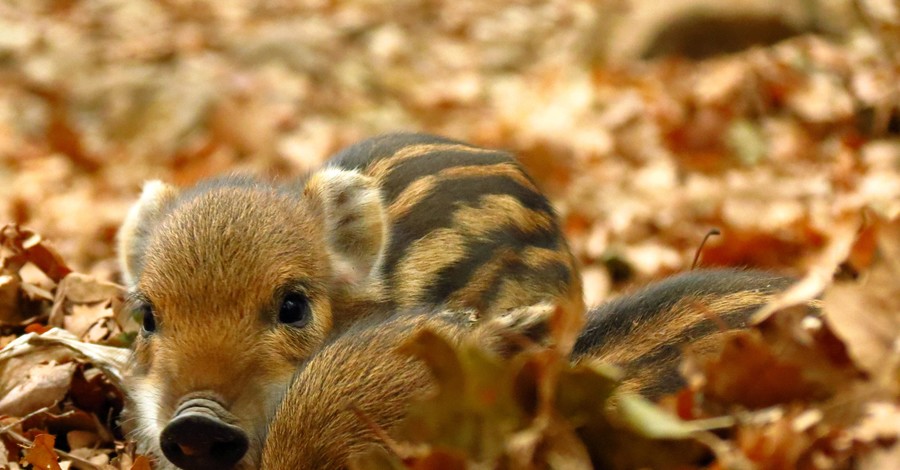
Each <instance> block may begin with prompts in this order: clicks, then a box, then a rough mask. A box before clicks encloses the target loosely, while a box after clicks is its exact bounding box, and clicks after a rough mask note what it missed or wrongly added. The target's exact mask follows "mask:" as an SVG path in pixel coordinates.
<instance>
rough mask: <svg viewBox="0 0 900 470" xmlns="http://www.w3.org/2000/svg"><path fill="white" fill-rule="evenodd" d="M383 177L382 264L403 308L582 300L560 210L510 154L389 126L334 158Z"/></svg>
mask: <svg viewBox="0 0 900 470" xmlns="http://www.w3.org/2000/svg"><path fill="white" fill-rule="evenodd" d="M329 165H330V166H335V167H338V168H341V169H345V170H357V171H359V172H361V173H362V174H364V175H367V176H369V177H372V178H374V179H375V180H376V181H377V182H378V184H379V187H380V190H381V192H382V196H383V198H384V203H385V205H386V208H387V218H388V221H389V226H390V227H389V241H388V249H387V250H386V256H385V257H384V259H383V262H382V265H381V275H382V276H383V280H384V281H383V282H384V283H385V288H386V291H387V292H389V293H390V295H391V296H392V297H393V298H392V299H391V300H392V301H393V303H394V305H395V306H396V307H399V308H409V307H415V306H422V305H436V306H442V307H449V308H462V309H474V310H476V311H477V312H484V313H487V314H491V313H498V312H502V311H505V310H508V309H510V308H515V307H521V306H524V305H529V304H532V303H537V302H541V301H546V300H559V299H562V300H564V301H565V302H570V303H571V302H572V299H575V300H574V302H575V303H576V304H578V305H581V304H580V302H581V300H580V299H581V284H580V277H579V275H578V272H577V270H576V268H575V264H574V259H573V257H572V255H571V253H570V251H569V248H568V246H567V244H566V242H565V239H564V238H563V236H562V234H561V231H560V226H559V222H558V219H557V216H556V213H555V211H554V210H553V208H552V206H551V205H550V203H549V201H548V200H547V198H546V197H545V196H544V195H543V194H542V193H541V191H540V190H539V189H538V187H537V186H536V185H535V183H534V181H533V180H532V179H531V178H530V177H529V176H528V175H527V174H526V173H525V171H524V170H523V168H522V167H521V165H520V164H519V163H518V162H517V161H516V159H515V158H514V157H512V156H511V155H510V154H508V153H505V152H502V151H497V150H489V149H483V148H479V147H474V146H471V145H467V144H464V143H461V142H456V141H453V140H449V139H445V138H441V137H434V136H428V135H423V134H389V135H384V136H380V137H375V138H373V139H369V140H366V141H363V142H360V143H358V144H356V145H353V146H351V147H349V148H347V149H345V150H344V151H342V152H341V153H339V154H337V155H336V156H335V157H334V158H332V159H331V160H330V162H329Z"/></svg>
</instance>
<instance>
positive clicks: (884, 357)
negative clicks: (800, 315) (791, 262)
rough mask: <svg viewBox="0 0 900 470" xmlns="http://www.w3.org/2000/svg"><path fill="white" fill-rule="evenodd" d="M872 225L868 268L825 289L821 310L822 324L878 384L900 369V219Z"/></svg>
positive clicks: (894, 377) (890, 378) (890, 377)
mask: <svg viewBox="0 0 900 470" xmlns="http://www.w3.org/2000/svg"><path fill="white" fill-rule="evenodd" d="M875 226H876V227H877V230H876V237H877V251H876V254H875V260H874V262H873V264H872V266H871V267H870V269H868V270H867V271H866V272H865V273H864V274H863V275H862V277H861V279H860V280H859V281H857V282H842V283H838V284H836V285H834V286H832V287H831V288H829V289H828V290H827V291H826V293H825V298H824V302H823V310H824V312H825V321H826V322H827V323H828V325H829V326H831V328H832V329H833V330H834V332H835V334H836V335H837V336H838V337H839V338H841V340H842V341H843V342H844V344H846V345H847V348H848V350H849V353H850V355H851V356H852V357H853V359H854V360H855V361H856V363H857V364H859V366H860V367H862V368H863V369H864V370H866V371H867V372H869V373H871V374H873V375H874V376H875V377H878V378H879V379H880V380H895V381H896V380H898V379H897V376H896V372H897V371H898V370H900V351H898V349H897V345H898V344H900V283H898V282H897V280H898V279H900V258H898V257H900V219H898V220H895V221H894V222H892V223H886V222H876V223H875ZM892 373H893V378H892ZM898 385H900V384H898Z"/></svg>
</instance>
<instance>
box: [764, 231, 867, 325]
mask: <svg viewBox="0 0 900 470" xmlns="http://www.w3.org/2000/svg"><path fill="white" fill-rule="evenodd" d="M859 227H860V218H859V216H858V214H856V213H850V214H845V215H844V216H843V217H841V218H839V219H838V220H836V221H835V222H834V224H833V226H832V227H831V231H830V233H829V236H830V238H829V240H828V244H827V245H826V246H825V248H824V249H823V250H822V251H821V252H820V253H819V255H818V256H817V259H816V261H815V262H814V263H813V265H812V267H811V268H810V269H809V271H807V273H806V275H805V276H804V277H803V279H801V280H800V281H799V282H797V283H796V284H794V285H793V286H791V288H790V289H788V290H786V291H784V292H782V293H781V294H779V295H777V296H776V297H775V298H774V299H773V300H772V301H771V302H769V304H768V305H766V306H765V307H764V308H762V309H760V311H759V312H757V313H756V314H754V315H753V318H752V319H751V320H750V323H751V324H759V323H761V322H762V321H764V320H765V319H766V318H768V317H769V315H772V314H773V313H774V312H776V311H778V310H783V309H785V308H788V307H793V306H795V305H801V304H804V303H807V302H809V301H810V300H812V299H814V298H816V296H818V295H820V294H821V293H822V291H823V290H825V287H826V286H828V285H829V284H831V280H832V277H833V276H834V273H835V272H837V270H838V267H839V266H840V265H841V263H843V262H844V260H846V259H847V257H848V256H849V254H850V251H851V249H852V248H853V244H854V241H855V240H856V234H857V233H858V232H859Z"/></svg>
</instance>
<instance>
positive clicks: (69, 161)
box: [0, 0, 900, 470]
mask: <svg viewBox="0 0 900 470" xmlns="http://www.w3.org/2000/svg"><path fill="white" fill-rule="evenodd" d="M88 3H89V2H35V3H33V4H32V3H31V2H25V3H21V2H20V4H16V5H7V6H4V7H2V8H0V21H2V27H0V31H3V33H2V35H0V50H2V53H3V55H4V57H5V62H4V65H3V70H2V79H3V81H4V82H5V83H6V84H8V87H6V88H5V90H4V92H3V94H2V95H0V201H2V204H0V217H2V221H3V223H6V222H7V221H9V222H11V223H10V224H8V225H4V226H3V228H2V230H0V329H2V332H0V333H2V335H0V346H2V348H3V349H2V351H0V430H2V432H0V440H2V442H3V444H4V446H3V447H2V448H0V467H4V468H6V467H9V468H21V467H22V466H27V465H31V466H34V467H36V468H99V469H110V468H115V469H126V468H135V469H142V470H143V469H148V468H151V462H150V461H149V460H148V459H147V458H145V457H143V456H136V455H135V454H134V450H133V446H131V444H130V443H128V442H127V441H126V440H125V439H124V436H123V435H122V433H121V428H120V424H119V423H118V421H117V420H118V413H119V412H120V411H121V407H122V393H123V390H122V385H121V384H122V372H123V369H124V367H125V364H126V362H127V357H128V352H127V349H126V347H127V346H128V345H129V344H130V341H131V339H132V338H133V335H134V334H135V333H136V331H137V329H138V325H137V323H136V322H135V320H134V319H133V318H132V316H131V314H130V312H128V311H127V310H126V309H124V308H123V304H122V298H121V296H122V288H121V286H119V285H118V284H117V280H118V277H117V276H118V274H119V273H118V268H117V266H116V262H115V259H114V253H113V246H114V243H113V242H114V237H115V231H116V228H117V227H118V225H119V223H120V222H121V219H122V218H123V217H124V215H125V212H126V211H127V208H128V205H129V204H130V203H131V202H132V201H133V200H134V198H135V197H136V191H137V188H138V187H139V185H140V182H141V181H142V180H144V179H149V178H164V179H168V180H170V181H173V182H176V183H178V184H190V183H193V182H195V181H197V180H198V179H201V178H204V177H207V176H210V175H213V174H216V173H219V172H223V171H230V170H235V169H237V170H250V171H257V172H263V173H270V174H273V173H276V172H277V173H279V174H283V175H297V174H302V173H303V172H305V171H307V170H308V169H310V168H312V167H314V166H316V165H318V164H319V163H320V162H321V161H322V160H323V159H324V158H325V157H326V156H327V155H328V154H330V153H333V152H334V151H335V150H337V149H338V148H340V147H342V146H344V145H347V144H349V143H351V142H353V141H355V140H358V139H360V138H363V137H366V136H368V135H372V134H375V133H379V132H384V131H389V130H395V129H397V128H407V129H420V130H426V131H429V132H434V133H439V134H444V135H448V136H451V137H455V138H459V139H463V140H468V141H472V142H475V143H478V144H481V145H486V146H491V147H499V148H508V149H511V150H514V151H515V152H516V153H517V155H519V156H520V157H521V159H522V161H523V162H524V163H525V164H526V166H528V167H529V169H530V170H531V172H532V173H533V174H534V175H535V178H536V180H537V181H538V183H539V184H540V185H541V186H542V187H543V188H545V189H546V191H547V192H548V193H549V194H550V196H551V198H552V199H553V202H554V205H555V206H556V207H557V208H558V210H559V213H560V216H561V217H562V219H563V223H564V227H565V229H566V234H567V237H568V238H569V240H570V244H571V246H572V249H573V251H574V253H575V255H576V257H577V258H578V259H579V261H580V262H581V264H582V265H583V267H584V273H585V281H586V283H585V285H586V290H587V292H586V295H587V297H588V298H589V299H590V300H591V303H599V302H602V301H604V300H606V299H608V298H609V297H611V296H613V295H616V294H618V293H620V292H623V291H626V290H627V289H629V288H630V287H631V286H633V285H636V284H641V283H644V282H647V281H650V280H652V279H656V278H659V277H662V276H665V275H668V274H671V273H673V272H676V271H682V270H685V269H688V268H689V267H690V265H691V261H692V260H693V258H694V255H695V252H696V251H697V246H698V244H699V241H700V240H701V239H702V238H703V236H704V234H706V233H707V232H708V231H709V230H710V229H712V228H717V229H719V230H720V231H721V233H722V235H721V236H718V237H714V238H712V239H711V240H710V242H709V243H708V244H707V245H706V246H705V247H704V248H703V250H702V252H701V253H700V265H701V266H720V265H731V266H733V265H739V266H753V267H759V268H769V269H775V270H780V271H783V272H788V273H792V274H794V275H796V276H798V277H799V278H800V279H801V282H800V283H799V284H798V285H797V286H796V287H795V288H794V289H791V290H790V291H788V292H786V293H785V294H784V295H782V296H780V297H779V298H778V299H777V300H776V301H774V302H773V303H772V304H770V305H769V306H768V307H767V308H765V309H763V310H762V311H761V312H759V313H758V315H757V320H758V321H757V324H756V325H754V326H753V327H752V328H750V329H748V330H747V331H742V332H738V333H736V334H733V335H723V337H722V339H721V342H722V344H721V345H720V348H719V349H718V353H716V354H714V355H712V356H708V355H703V356H701V355H694V354H693V353H692V351H690V350H689V349H688V350H686V351H685V358H684V361H683V364H682V369H683V373H684V375H685V377H686V378H687V379H688V383H689V385H688V386H687V387H686V388H685V389H683V390H681V391H680V392H679V393H677V394H675V395H673V396H669V397H665V398H663V399H662V400H661V401H660V402H659V403H656V404H654V403H648V402H646V401H645V400H643V399H641V398H640V397H635V396H631V395H627V394H622V393H620V392H618V391H617V389H616V384H617V377H618V374H617V373H616V371H615V370H613V369H611V368H610V367H609V366H607V365H604V364H591V363H584V364H579V365H577V366H573V365H570V364H568V363H567V361H566V360H565V357H566V353H567V351H568V348H569V347H570V345H571V342H572V341H574V336H573V335H574V334H575V333H574V332H575V331H577V330H576V329H575V327H574V326H573V325H577V320H576V319H566V318H559V319H558V322H559V324H558V325H557V326H556V327H554V328H555V330H554V331H555V332H554V334H555V335H556V337H555V343H554V344H555V345H553V346H550V347H532V348H526V349H525V350H524V351H523V352H522V353H520V354H518V355H516V356H514V357H512V358H510V359H508V360H505V359H500V358H497V357H494V356H492V355H490V354H488V353H486V352H485V351H481V350H479V349H477V348H470V347H467V346H461V347H459V348H456V347H453V346H451V344H452V343H448V342H446V341H444V340H443V339H442V338H440V337H439V336H438V335H430V336H429V335H427V334H426V335H423V336H421V337H419V338H417V339H416V340H415V341H414V342H412V343H410V344H409V345H406V350H407V352H409V353H410V354H414V355H416V356H417V357H421V358H422V360H423V361H424V362H425V363H426V364H427V365H428V366H429V367H430V368H431V369H432V370H433V371H434V375H435V381H436V384H437V387H436V390H437V392H436V395H434V396H431V397H423V398H422V400H421V401H420V402H418V403H416V404H415V405H413V408H412V411H411V414H410V417H409V419H408V421H407V423H405V425H404V426H405V428H406V429H407V432H406V433H405V434H404V435H403V436H402V437H403V438H402V439H398V440H397V441H395V442H393V443H392V444H391V445H389V446H388V448H389V449H391V451H390V452H382V453H380V454H378V455H372V456H371V457H372V458H371V459H368V460H366V461H364V462H363V461H360V462H357V465H358V467H359V468H447V469H453V468H469V467H474V468H535V467H552V468H590V467H592V466H598V467H605V468H636V467H642V466H643V467H652V468H676V467H677V468H714V469H715V468H747V469H752V468H826V469H827V468H866V469H894V468H897V467H898V465H900V463H898V462H900V444H898V440H900V429H898V423H900V408H898V403H900V305H898V303H897V302H898V301H897V299H898V298H900V295H898V294H900V292H898V286H900V282H898V279H900V276H898V275H900V265H898V264H897V263H898V260H900V245H898V243H900V222H898V216H900V141H898V137H897V122H898V119H900V118H898V108H900V105H898V102H897V99H898V97H900V91H898V88H897V84H898V83H900V81H898V80H897V66H896V64H897V63H898V62H897V58H898V56H897V53H898V52H900V50H898V49H897V48H896V47H895V46H894V45H892V44H895V43H896V41H893V40H894V39H896V37H897V32H898V29H897V28H896V21H895V20H896V12H895V11H893V10H891V8H889V7H885V5H887V2H857V3H859V5H858V8H859V11H860V13H861V14H862V15H863V19H864V20H865V23H864V26H865V27H863V28H861V29H854V33H852V34H850V35H848V37H845V38H843V40H836V39H835V38H831V37H823V36H807V37H800V38H794V39H790V40H787V41H784V42H781V43H778V44H775V45H771V46H767V47H759V48H755V49H750V50H747V51H744V52H740V53H736V54H730V55H721V56H717V57H713V58H710V59H707V60H703V61H699V62H694V61H687V60H684V59H679V58H674V57H673V58H663V59H660V60H657V61H654V62H641V61H636V60H631V61H628V60H626V61H618V62H604V60H603V57H604V56H605V55H606V53H607V52H604V51H602V50H598V49H597V48H598V47H599V46H597V45H595V43H602V42H603V41H602V40H600V39H598V31H597V28H598V27H600V29H603V28H605V27H606V26H609V24H607V22H609V21H612V20H609V19H608V18H616V15H618V14H619V10H617V9H616V8H619V7H615V6H612V4H610V5H599V6H598V5H593V4H592V5H590V6H588V5H586V4H583V2H570V3H566V2H550V3H548V4H546V5H543V6H540V7H537V6H534V7H533V8H532V7H527V8H523V7H521V5H518V4H517V2H505V1H504V2H499V3H496V4H493V5H491V6H490V7H487V6H483V5H481V4H480V3H478V2H446V3H445V4H442V3H440V2H438V3H435V4H429V6H428V7H427V8H419V7H417V6H414V5H412V4H406V3H402V2H401V3H391V2H367V3H366V8H363V7H362V6H361V5H358V4H355V3H354V2H312V3H310V2H292V1H287V2H268V3H265V5H262V6H258V7H256V8H253V9H251V8H244V7H246V6H248V4H249V3H248V2H243V1H238V2H221V3H220V2H210V3H205V2H201V3H203V4H204V5H205V8H207V10H208V11H207V13H208V14H207V15H200V16H203V18H200V16H197V15H195V14H193V13H191V12H190V11H189V10H188V9H185V7H183V6H182V5H180V4H179V3H178V2H174V3H173V2H162V3H159V2H152V1H148V0H135V1H133V2H129V4H128V6H127V7H122V8H93V7H91V6H90V5H88ZM106 3H109V4H110V5H115V4H118V3H119V2H117V1H115V0H112V1H110V2H106ZM326 4H327V5H326ZM95 24H103V25H105V30H104V34H102V35H97V34H95V31H94V30H93V29H92V26H91V25H95ZM626 29H627V28H626ZM361 32H362V33H361ZM469 33H471V34H469ZM413 44H416V45H422V46H421V47H418V46H416V47H412V46H411V45H413ZM611 55H614V54H611ZM360 64H367V65H365V66H362V65H360ZM435 77H440V79H439V80H437V79H435ZM26 227H29V228H26ZM48 240H52V242H50V241H48ZM835 274H837V275H836V276H834V275H835ZM835 279H836V280H835ZM810 303H812V304H814V305H817V306H820V307H821V312H822V314H821V316H820V317H818V318H815V317H813V318H810V317H809V316H808V315H805V313H807V311H806V309H805V307H804V305H806V304H810Z"/></svg>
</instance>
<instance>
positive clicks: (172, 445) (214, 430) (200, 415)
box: [159, 409, 248, 470]
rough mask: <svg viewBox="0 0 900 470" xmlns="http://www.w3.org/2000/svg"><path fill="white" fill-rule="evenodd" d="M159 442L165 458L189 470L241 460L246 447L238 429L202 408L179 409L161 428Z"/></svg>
mask: <svg viewBox="0 0 900 470" xmlns="http://www.w3.org/2000/svg"><path fill="white" fill-rule="evenodd" d="M204 411H207V412H204ZM159 443H160V447H162V451H163V454H165V456H166V458H167V459H169V461H171V462H172V463H173V464H175V465H176V466H178V467H179V468H184V469H189V470H206V469H222V468H229V467H231V466H233V465H234V464H236V463H237V462H238V461H240V460H241V458H242V457H243V456H244V454H245V453H246V452H247V446H248V440H247V434H246V433H245V432H244V431H243V430H242V429H241V428H239V427H237V426H234V425H231V424H228V423H225V422H224V421H222V420H221V419H219V418H217V417H215V416H211V415H210V414H209V413H208V410H202V409H200V410H194V409H188V410H184V411H183V412H181V413H180V414H179V415H178V416H177V417H176V418H175V419H173V420H172V421H170V422H169V424H168V426H166V427H165V429H163V431H162V433H161V434H160V436H159Z"/></svg>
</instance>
